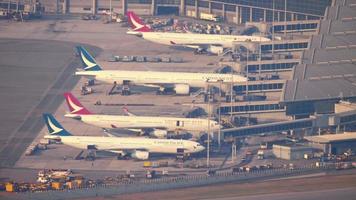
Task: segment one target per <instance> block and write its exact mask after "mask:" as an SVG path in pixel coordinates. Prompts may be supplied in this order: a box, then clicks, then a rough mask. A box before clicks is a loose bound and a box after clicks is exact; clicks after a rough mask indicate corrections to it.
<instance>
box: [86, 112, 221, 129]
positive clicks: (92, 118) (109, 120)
mask: <svg viewBox="0 0 356 200" xmlns="http://www.w3.org/2000/svg"><path fill="white" fill-rule="evenodd" d="M80 119H81V121H83V122H84V123H87V124H90V125H94V126H98V127H101V128H107V129H112V128H125V129H138V128H142V129H145V128H147V129H148V128H152V129H154V128H157V129H164V130H167V131H172V132H173V131H187V132H196V133H200V132H208V131H211V132H214V131H218V130H219V127H220V126H219V124H218V122H216V121H214V120H208V119H199V118H176V117H152V116H149V117H148V116H147V117H145V116H115V115H92V114H91V115H80ZM208 124H210V127H208Z"/></svg>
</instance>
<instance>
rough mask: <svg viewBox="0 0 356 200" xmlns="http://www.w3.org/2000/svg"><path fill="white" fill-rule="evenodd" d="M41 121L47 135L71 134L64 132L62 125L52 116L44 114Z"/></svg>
mask: <svg viewBox="0 0 356 200" xmlns="http://www.w3.org/2000/svg"><path fill="white" fill-rule="evenodd" d="M43 119H44V121H45V123H46V125H47V128H48V133H49V134H50V135H58V136H70V135H71V134H70V133H69V132H68V131H66V130H65V129H64V128H63V127H62V125H61V124H60V123H59V122H58V121H57V120H56V119H55V118H54V117H53V115H52V114H49V113H44V114H43Z"/></svg>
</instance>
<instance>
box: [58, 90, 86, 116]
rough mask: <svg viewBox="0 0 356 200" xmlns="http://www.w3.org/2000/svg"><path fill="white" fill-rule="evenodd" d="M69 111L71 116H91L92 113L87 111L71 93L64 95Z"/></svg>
mask: <svg viewBox="0 0 356 200" xmlns="http://www.w3.org/2000/svg"><path fill="white" fill-rule="evenodd" d="M64 97H65V99H66V102H67V105H68V108H69V111H70V113H71V114H80V115H89V114H91V112H90V111H89V110H87V109H86V108H85V107H84V106H83V105H82V104H81V103H80V102H79V100H78V99H77V98H75V97H74V95H73V94H72V93H70V92H66V93H64Z"/></svg>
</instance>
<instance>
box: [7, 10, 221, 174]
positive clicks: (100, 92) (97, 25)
mask: <svg viewBox="0 0 356 200" xmlns="http://www.w3.org/2000/svg"><path fill="white" fill-rule="evenodd" d="M0 26H1V27H2V31H1V32H0V38H3V39H2V40H1V41H2V44H4V45H1V55H0V56H3V57H4V59H0V60H1V64H2V66H3V65H4V66H7V68H11V70H10V69H6V70H5V68H2V69H1V70H2V71H6V73H2V74H1V77H3V76H4V78H2V79H1V80H0V81H1V85H2V86H3V85H4V86H7V87H1V90H3V91H2V94H8V95H4V96H5V97H4V98H2V100H4V99H5V100H6V101H5V100H4V101H2V102H4V103H3V104H2V105H1V110H2V111H4V112H1V114H0V117H1V119H4V120H1V127H2V128H4V129H2V131H1V133H2V140H1V142H2V144H3V145H1V146H2V148H1V153H0V156H1V164H0V166H1V167H2V168H5V167H6V168H8V169H9V168H19V169H26V168H29V169H43V168H70V169H78V170H108V171H110V170H118V171H126V170H142V169H143V168H142V165H143V163H142V162H135V161H126V160H124V161H120V160H116V158H115V157H113V156H111V157H103V158H100V160H98V161H95V162H87V161H84V160H80V161H78V160H74V159H73V158H74V157H75V156H76V155H77V154H78V153H79V152H80V151H79V150H78V149H74V148H71V147H68V146H65V145H50V146H49V149H48V150H46V151H42V152H40V153H38V154H35V155H34V156H25V155H24V152H25V150H26V148H27V147H28V146H29V145H30V144H31V143H32V144H36V143H38V142H39V140H40V139H41V138H42V137H43V135H44V134H47V130H46V129H45V128H44V127H43V125H44V124H43V122H42V118H41V115H42V113H43V112H49V113H53V114H54V115H55V116H56V118H57V119H58V120H59V121H60V122H61V124H62V125H63V126H64V127H65V128H66V129H67V130H68V131H70V132H72V133H73V134H74V135H96V136H105V133H104V132H103V131H102V130H101V129H100V128H97V127H93V126H89V125H85V124H83V123H79V122H78V121H76V120H72V119H67V118H65V117H64V116H63V115H64V114H65V113H66V112H67V107H66V105H65V104H64V101H63V100H64V98H63V96H62V94H63V93H64V92H66V91H71V92H72V93H73V94H74V95H75V96H77V97H78V99H79V100H80V101H81V102H82V103H83V105H85V106H86V107H87V108H88V109H89V110H91V111H92V112H94V113H105V114H122V113H123V112H122V110H121V107H122V105H131V106H128V108H129V109H130V111H131V112H133V113H135V114H137V115H146V116H152V115H153V116H183V113H184V112H186V111H188V110H190V109H191V106H189V105H185V104H187V103H188V104H191V102H192V101H193V100H196V98H193V97H189V96H175V95H164V96H157V95H156V94H155V91H149V92H144V91H143V90H142V88H138V89H137V90H135V91H134V94H133V95H130V96H121V95H112V96H108V95H107V91H108V90H109V88H111V87H112V86H111V85H104V84H100V83H98V84H97V85H95V86H94V87H93V89H94V91H95V93H94V94H91V95H88V96H81V95H80V86H81V85H83V84H84V82H85V81H86V80H85V79H84V78H82V79H79V78H77V77H75V76H73V73H74V71H75V70H76V68H78V67H80V66H81V65H80V63H79V59H78V58H76V57H75V52H74V49H73V48H74V46H75V45H77V44H88V45H89V46H88V47H89V48H88V50H89V51H90V52H91V53H94V54H97V53H99V51H100V52H101V53H100V54H99V55H98V56H96V60H97V62H98V63H99V64H100V65H101V66H102V67H103V68H104V69H108V70H110V69H120V70H152V71H186V72H212V71H213V70H214V69H216V68H218V66H217V65H215V64H216V62H217V61H216V60H217V58H216V57H215V56H206V55H194V54H193V53H192V51H182V50H177V49H174V48H170V47H168V46H162V45H158V44H155V43H151V42H148V41H145V40H143V39H141V38H137V37H135V36H132V35H127V34H126V31H127V28H126V27H120V25H119V24H115V23H114V24H103V23H102V22H101V21H99V20H97V21H83V20H80V19H78V18H75V17H74V18H63V19H62V18H61V19H59V18H57V17H55V16H54V17H53V16H52V17H48V18H44V19H43V20H38V21H37V20H34V21H29V22H23V23H21V22H8V21H0ZM93 27H94V28H93ZM101 50H102V51H101ZM112 55H148V56H171V57H182V58H184V61H185V62H184V63H112V62H108V61H107V60H108V57H110V56H112ZM17 57H19V58H21V59H18V58H17ZM212 63H213V64H212ZM214 63H215V64H214ZM20 70H21V71H20ZM25 70H26V71H25ZM19 71H20V72H21V74H20V73H16V72H19ZM24 71H25V72H24ZM22 72H23V73H22ZM72 88H73V89H72ZM134 89H135V88H134ZM17 99H18V100H17ZM16 100H17V101H16ZM24 100H25V101H24ZM98 100H100V101H101V102H102V105H101V106H95V105H94V104H95V102H97V101H98ZM104 104H111V105H109V106H108V105H104ZM113 104H116V105H113ZM10 113H12V115H10ZM9 116H10V117H9ZM9 133H11V134H9ZM157 159H158V158H155V157H153V160H157ZM167 159H168V160H170V161H173V160H174V158H172V157H170V158H169V157H164V159H163V160H167ZM202 159H204V158H202ZM221 159H223V157H222V158H221ZM218 160H219V159H218ZM218 162H219V163H220V162H221V160H220V161H218ZM10 171H11V170H10ZM9 176H10V177H16V174H14V175H13V176H11V174H10V175H9Z"/></svg>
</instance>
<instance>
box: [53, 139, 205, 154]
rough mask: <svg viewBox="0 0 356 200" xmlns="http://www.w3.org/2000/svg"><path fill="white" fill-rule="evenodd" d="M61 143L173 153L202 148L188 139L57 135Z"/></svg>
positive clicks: (85, 147)
mask: <svg viewBox="0 0 356 200" xmlns="http://www.w3.org/2000/svg"><path fill="white" fill-rule="evenodd" d="M58 137H60V140H61V142H62V143H63V144H65V145H68V146H72V147H75V148H78V149H87V148H88V145H91V146H94V147H95V148H96V149H97V150H103V151H130V150H133V151H135V150H141V151H147V152H149V153H165V154H175V153H177V149H184V152H185V153H196V152H199V151H202V150H203V149H204V148H203V147H202V146H200V145H199V144H198V143H196V142H193V141H189V140H173V139H151V138H120V137H95V136H58Z"/></svg>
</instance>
